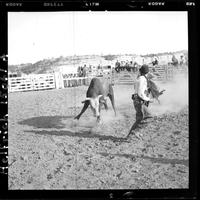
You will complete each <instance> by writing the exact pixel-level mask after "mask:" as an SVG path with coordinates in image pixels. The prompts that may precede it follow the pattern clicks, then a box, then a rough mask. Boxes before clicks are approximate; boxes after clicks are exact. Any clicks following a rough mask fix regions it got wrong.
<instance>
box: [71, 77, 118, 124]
mask: <svg viewBox="0 0 200 200" xmlns="http://www.w3.org/2000/svg"><path fill="white" fill-rule="evenodd" d="M105 97H109V99H110V101H111V104H112V107H113V110H114V112H115V115H116V110H115V100H114V92H113V88H112V85H111V84H110V83H108V82H107V81H105V80H104V81H103V80H99V79H98V78H93V79H92V80H91V82H90V85H89V88H88V90H87V93H86V99H85V100H84V101H82V103H84V106H83V108H82V110H81V112H80V113H79V114H78V115H77V116H76V117H75V118H74V119H78V120H79V118H80V117H81V115H82V114H83V113H84V112H85V111H86V109H87V108H88V106H89V105H90V108H91V110H92V112H93V114H94V116H95V117H97V121H98V122H99V121H100V111H101V107H102V105H104V107H105V109H106V110H108V106H107V101H106V99H105Z"/></svg>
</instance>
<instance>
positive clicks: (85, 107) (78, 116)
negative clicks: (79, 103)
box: [74, 101, 90, 120]
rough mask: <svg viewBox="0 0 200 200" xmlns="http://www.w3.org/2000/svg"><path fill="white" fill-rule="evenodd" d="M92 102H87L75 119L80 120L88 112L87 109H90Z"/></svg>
mask: <svg viewBox="0 0 200 200" xmlns="http://www.w3.org/2000/svg"><path fill="white" fill-rule="evenodd" d="M89 104H90V102H89V101H85V103H84V106H83V108H82V110H81V112H80V114H78V115H77V116H76V117H75V118H74V119H78V120H79V118H80V117H81V115H82V114H83V113H84V112H85V111H86V109H87V108H88V106H89Z"/></svg>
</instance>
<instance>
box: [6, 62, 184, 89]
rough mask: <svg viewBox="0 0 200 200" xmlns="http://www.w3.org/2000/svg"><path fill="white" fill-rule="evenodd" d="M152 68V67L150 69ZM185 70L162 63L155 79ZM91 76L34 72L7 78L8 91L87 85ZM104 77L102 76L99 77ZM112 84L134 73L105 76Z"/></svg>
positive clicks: (124, 81) (129, 80)
mask: <svg viewBox="0 0 200 200" xmlns="http://www.w3.org/2000/svg"><path fill="white" fill-rule="evenodd" d="M150 69H151V68H150ZM151 70H152V69H151ZM181 70H182V71H186V72H187V70H188V69H187V66H186V67H185V68H184V67H181V68H180V69H178V68H177V69H175V68H174V67H173V66H169V65H166V66H165V65H162V66H156V68H155V74H157V75H156V77H155V79H156V80H158V81H169V80H172V79H173V76H174V75H175V74H176V73H179V72H181ZM92 78H93V76H90V77H73V78H64V77H63V74H61V73H60V72H55V73H54V74H36V75H30V76H24V77H15V78H8V92H19V91H31V90H45V89H53V88H56V89H62V88H66V87H76V86H80V85H89V83H90V81H91V79H92ZM99 78H100V79H101V78H106V76H104V77H99ZM107 79H108V80H110V82H111V83H112V84H132V82H133V81H135V79H136V73H134V74H132V73H131V72H124V73H112V74H110V75H109V76H108V77H107Z"/></svg>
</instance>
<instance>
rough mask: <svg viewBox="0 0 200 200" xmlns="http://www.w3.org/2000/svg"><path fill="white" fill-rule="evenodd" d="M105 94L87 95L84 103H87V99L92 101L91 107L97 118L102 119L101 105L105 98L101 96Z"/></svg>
mask: <svg viewBox="0 0 200 200" xmlns="http://www.w3.org/2000/svg"><path fill="white" fill-rule="evenodd" d="M102 96H103V95H98V96H97V97H86V99H85V100H84V101H82V103H85V101H89V102H90V108H91V110H92V112H93V114H94V116H95V117H97V119H100V106H101V103H103V102H104V101H105V100H104V98H101V97H102Z"/></svg>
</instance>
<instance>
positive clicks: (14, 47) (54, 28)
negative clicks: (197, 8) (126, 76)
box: [8, 11, 188, 65]
mask: <svg viewBox="0 0 200 200" xmlns="http://www.w3.org/2000/svg"><path fill="white" fill-rule="evenodd" d="M187 23H188V22H187V12H185V11H183V12H182V11H181V12H180V11H179V12H163V11H162V12H158V11H157V12H147V11H146V12H140V11H131V12H110V11H109V12H94V11H93V12H92V11H90V12H89V11H87V12H9V13H8V64H10V65H11V64H22V63H34V62H37V61H39V60H43V59H47V58H53V57H54V58H56V57H60V56H64V57H65V56H72V55H94V54H95V55H102V54H103V55H105V54H138V55H140V54H149V53H162V52H173V51H179V50H187V49H188V26H187V25H188V24H187Z"/></svg>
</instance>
